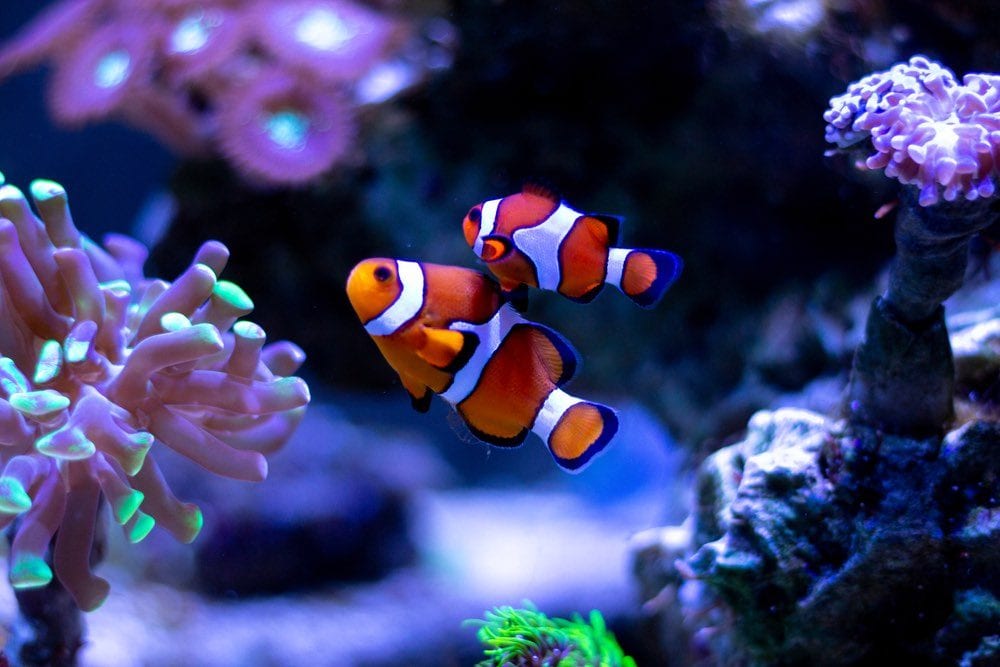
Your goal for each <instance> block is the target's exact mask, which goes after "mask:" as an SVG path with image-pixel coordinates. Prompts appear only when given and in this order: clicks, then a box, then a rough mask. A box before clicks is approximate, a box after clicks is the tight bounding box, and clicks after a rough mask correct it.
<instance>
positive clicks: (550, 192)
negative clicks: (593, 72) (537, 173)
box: [521, 180, 562, 204]
mask: <svg viewBox="0 0 1000 667" xmlns="http://www.w3.org/2000/svg"><path fill="white" fill-rule="evenodd" d="M521 192H523V193H524V194H526V195H535V196H536V197H543V198H545V199H548V200H549V201H551V202H554V203H556V204H558V203H560V202H561V201H562V197H561V196H559V193H558V192H556V189H555V188H554V187H552V186H550V185H548V184H543V183H539V182H538V181H537V180H533V181H527V182H525V184H524V185H522V186H521Z"/></svg>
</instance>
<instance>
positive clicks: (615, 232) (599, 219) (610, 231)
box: [584, 213, 622, 246]
mask: <svg viewBox="0 0 1000 667" xmlns="http://www.w3.org/2000/svg"><path fill="white" fill-rule="evenodd" d="M584 220H585V222H588V223H590V224H591V225H593V224H594V222H596V223H599V224H601V225H604V227H605V228H606V230H607V232H606V233H607V238H608V245H609V246H617V245H618V237H619V236H620V235H621V226H622V219H621V217H619V216H617V215H608V214H607V213H588V214H587V215H586V217H585V219H584Z"/></svg>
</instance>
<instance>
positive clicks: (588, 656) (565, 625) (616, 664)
mask: <svg viewBox="0 0 1000 667" xmlns="http://www.w3.org/2000/svg"><path fill="white" fill-rule="evenodd" d="M468 623H474V624H477V625H478V626H479V629H478V630H477V631H476V635H477V636H478V638H479V641H481V642H482V643H483V644H484V645H485V646H486V648H485V654H486V656H487V659H486V660H483V661H482V662H479V663H478V665H477V667H521V666H524V667H527V666H528V665H546V666H548V667H575V666H577V665H601V666H602V667H635V661H634V660H633V659H632V658H630V657H628V656H627V655H625V654H624V653H623V652H622V649H621V647H620V646H619V645H618V642H617V641H616V640H615V637H614V635H613V634H611V632H609V631H608V629H607V626H606V625H605V623H604V617H603V616H601V613H600V612H599V611H597V610H594V611H592V612H590V623H587V621H585V620H584V619H583V618H582V617H581V616H580V615H579V614H574V615H573V618H572V619H570V620H567V619H564V618H549V617H548V616H546V615H545V614H543V613H541V612H540V611H538V610H537V609H535V608H534V607H533V606H531V605H530V604H528V605H526V607H525V608H521V609H515V608H514V607H497V608H496V609H494V610H493V611H488V612H486V619H485V620H471V621H468Z"/></svg>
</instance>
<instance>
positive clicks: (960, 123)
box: [823, 56, 1000, 206]
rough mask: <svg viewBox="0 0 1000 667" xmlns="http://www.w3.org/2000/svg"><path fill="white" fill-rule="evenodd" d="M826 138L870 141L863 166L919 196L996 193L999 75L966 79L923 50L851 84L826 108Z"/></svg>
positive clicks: (930, 200)
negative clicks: (881, 172)
mask: <svg viewBox="0 0 1000 667" xmlns="http://www.w3.org/2000/svg"><path fill="white" fill-rule="evenodd" d="M823 118H824V120H826V122H827V123H828V125H827V128H826V140H827V141H828V142H830V143H834V144H836V145H837V146H838V147H839V148H847V147H850V146H854V145H857V144H858V143H860V142H862V141H864V140H865V139H866V138H870V139H871V146H872V148H874V149H875V152H874V153H872V154H870V155H869V156H868V157H867V159H865V160H864V162H859V163H858V165H857V166H858V167H859V168H863V169H864V168H866V169H884V170H885V175H886V176H889V177H892V178H896V179H898V180H899V181H900V182H901V183H903V184H907V185H914V186H916V187H917V188H918V189H919V191H920V195H919V202H920V204H921V205H922V206H930V205H933V204H935V203H937V202H938V201H939V200H940V199H944V200H946V201H954V200H956V199H958V198H960V197H964V198H965V199H969V200H974V199H978V198H980V197H992V196H993V195H994V193H995V192H996V189H997V181H998V176H1000V174H998V166H1000V76H997V75H994V74H966V75H965V77H964V78H963V79H962V83H958V81H957V80H956V78H955V75H954V74H953V73H952V72H951V71H950V70H948V69H947V68H944V67H942V66H941V65H940V64H938V63H935V62H933V61H931V60H929V59H927V58H925V57H923V56H914V57H912V58H910V60H909V62H906V63H898V64H896V65H894V66H893V67H891V68H890V69H888V70H886V71H884V72H876V73H874V74H871V75H868V76H866V77H864V78H862V79H860V80H859V81H856V82H854V83H852V84H851V85H850V86H848V88H847V92H845V93H844V94H843V95H838V96H836V97H833V98H831V99H830V108H829V109H827V111H826V112H825V113H824V114H823Z"/></svg>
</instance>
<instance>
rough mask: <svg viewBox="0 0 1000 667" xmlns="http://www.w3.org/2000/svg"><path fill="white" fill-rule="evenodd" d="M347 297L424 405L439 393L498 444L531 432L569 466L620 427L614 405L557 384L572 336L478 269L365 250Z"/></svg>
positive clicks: (568, 373)
mask: <svg viewBox="0 0 1000 667" xmlns="http://www.w3.org/2000/svg"><path fill="white" fill-rule="evenodd" d="M347 296H348V298H349V299H350V302H351V305H352V306H353V307H354V310H355V311H356V312H357V314H358V318H359V319H360V320H361V323H362V324H363V325H364V327H365V330H366V331H367V332H368V334H369V335H370V336H371V337H372V339H373V340H374V341H375V344H376V345H377V346H378V349H379V351H380V352H381V353H382V355H383V356H384V357H385V359H386V361H387V362H389V365H390V366H392V368H393V370H395V371H396V373H397V374H398V375H399V379H400V381H401V382H402V384H403V387H404V388H405V389H406V391H407V392H408V393H409V395H410V399H411V401H412V403H413V406H414V407H415V408H416V409H417V410H420V411H421V412H423V411H426V410H427V409H428V407H429V404H430V400H431V396H433V395H434V394H437V395H438V396H440V397H441V398H443V399H444V400H445V401H446V402H448V403H449V404H450V405H451V406H452V407H453V408H454V409H455V411H456V412H457V413H458V415H459V416H460V417H461V418H462V420H463V421H464V422H465V424H466V426H467V427H468V428H469V430H470V431H471V432H472V434H473V435H475V436H476V437H478V438H479V439H481V440H483V441H485V442H487V443H490V444H492V445H497V446H500V447H514V446H517V445H520V444H521V443H522V442H523V441H524V439H525V438H526V437H527V435H528V433H529V432H533V433H535V434H537V435H538V436H539V437H540V438H541V439H542V441H543V442H544V443H545V444H546V446H547V447H548V449H549V452H550V453H551V454H552V456H553V457H554V458H555V460H556V463H558V464H559V465H560V466H561V467H563V468H564V469H566V470H569V471H578V470H580V469H582V468H583V466H584V465H586V464H587V463H588V462H589V461H590V460H591V459H592V458H593V457H594V455H595V454H597V453H598V452H600V451H601V450H602V449H604V447H605V446H606V445H607V444H608V442H609V441H610V440H611V438H612V436H614V434H615V433H616V432H617V430H618V417H617V414H616V413H615V411H614V410H613V409H611V408H609V407H607V406H604V405H601V404H599V403H594V402H592V401H585V400H583V399H580V398H576V397H575V396H571V395H570V394H568V393H566V392H565V391H563V390H562V389H561V388H560V387H561V386H562V385H564V384H565V383H566V382H568V381H569V380H570V378H571V377H572V376H573V374H574V372H575V371H576V368H577V365H578V359H577V356H576V352H575V351H574V350H573V348H572V347H571V346H570V344H569V343H568V342H567V341H566V340H565V339H564V338H563V337H562V336H561V335H559V334H558V333H556V332H555V331H553V330H552V329H549V328H548V327H545V326H542V325H540V324H536V323H534V322H530V321H528V320H526V319H524V318H523V317H521V315H520V314H519V313H518V312H517V311H516V310H515V309H514V308H513V307H512V306H511V305H510V303H508V302H507V301H506V300H505V299H504V297H503V295H502V294H501V292H500V289H499V287H498V285H497V284H496V282H495V281H494V280H492V279H491V278H490V277H489V276H487V275H486V274H484V273H481V272H479V271H474V270H472V269H465V268H461V267H457V266H444V265H439V264H429V263H425V262H414V261H407V260H397V259H387V258H375V259H366V260H364V261H362V262H360V263H358V264H357V265H356V266H355V267H354V269H353V270H352V271H351V274H350V276H349V277H348V278H347Z"/></svg>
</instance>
